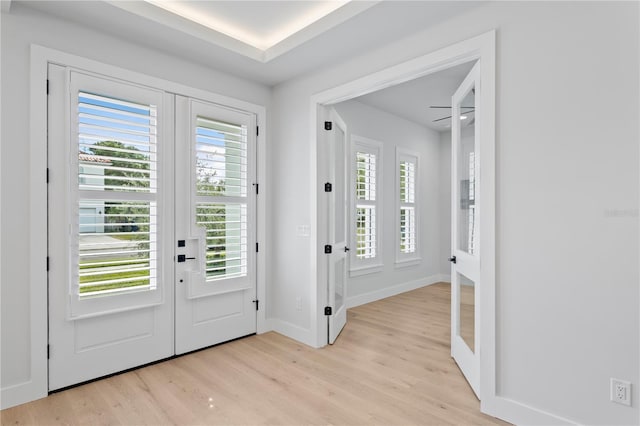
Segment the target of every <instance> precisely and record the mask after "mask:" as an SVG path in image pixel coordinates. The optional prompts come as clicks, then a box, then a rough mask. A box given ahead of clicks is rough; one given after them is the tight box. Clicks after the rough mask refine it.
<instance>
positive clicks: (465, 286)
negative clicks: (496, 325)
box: [458, 273, 476, 352]
mask: <svg viewBox="0 0 640 426" xmlns="http://www.w3.org/2000/svg"><path fill="white" fill-rule="evenodd" d="M458 285H459V289H460V293H459V294H460V297H459V302H460V310H459V312H460V321H459V324H460V337H462V340H464V342H465V343H466V344H467V346H468V347H469V349H471V352H475V348H474V346H475V315H476V310H475V288H476V286H475V283H474V282H473V281H472V280H471V279H469V278H467V277H466V276H464V275H462V274H460V273H458Z"/></svg>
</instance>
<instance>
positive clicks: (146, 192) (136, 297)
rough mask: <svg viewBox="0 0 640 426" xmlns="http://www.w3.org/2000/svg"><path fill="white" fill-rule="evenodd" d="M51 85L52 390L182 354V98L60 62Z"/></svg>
mask: <svg viewBox="0 0 640 426" xmlns="http://www.w3.org/2000/svg"><path fill="white" fill-rule="evenodd" d="M49 81H50V85H49V86H50V94H49V100H48V102H49V105H48V129H49V147H48V164H49V174H50V183H49V188H48V189H49V190H48V198H49V199H48V204H49V248H48V251H49V259H50V268H49V345H50V348H49V349H50V351H49V352H50V358H49V389H50V390H54V389H59V388H62V387H65V386H69V385H72V384H75V383H79V382H83V381H86V380H90V379H93V378H95V377H100V376H104V375H107V374H111V373H114V372H117V371H121V370H125V369H128V368H131V367H135V366H137V365H141V364H145V363H148V362H151V361H154V360H157V359H162V358H166V357H169V356H171V355H172V354H173V309H172V306H173V288H172V284H173V262H172V259H171V256H172V248H171V243H172V241H173V179H172V176H171V170H172V169H173V167H172V165H171V163H172V161H173V158H172V154H173V146H172V144H171V141H172V139H173V137H172V133H173V128H172V126H173V120H172V119H171V117H172V109H173V99H172V96H171V95H167V94H165V93H164V92H162V91H159V90H154V89H150V88H147V87H142V86H138V85H134V84H131V83H125V82H119V81H113V80H109V79H106V78H104V77H98V76H95V75H92V74H90V73H86V72H81V71H75V70H70V69H68V68H64V67H61V66H58V65H49ZM44 237H45V236H43V238H44Z"/></svg>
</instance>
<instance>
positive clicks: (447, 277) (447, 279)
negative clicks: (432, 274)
mask: <svg viewBox="0 0 640 426" xmlns="http://www.w3.org/2000/svg"><path fill="white" fill-rule="evenodd" d="M439 277H440V281H444V282H445V283H450V282H451V274H439Z"/></svg>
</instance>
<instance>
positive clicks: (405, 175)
mask: <svg viewBox="0 0 640 426" xmlns="http://www.w3.org/2000/svg"><path fill="white" fill-rule="evenodd" d="M396 174H397V180H396V182H397V191H398V195H397V209H398V210H397V212H398V213H397V214H398V222H397V224H398V225H397V226H398V228H397V236H398V240H397V243H396V244H397V246H396V262H400V263H401V262H403V261H410V260H416V259H418V258H419V253H418V218H419V217H420V216H419V213H418V203H417V183H418V156H417V155H416V154H413V153H411V152H409V151H406V150H404V149H401V148H398V149H397V151H396Z"/></svg>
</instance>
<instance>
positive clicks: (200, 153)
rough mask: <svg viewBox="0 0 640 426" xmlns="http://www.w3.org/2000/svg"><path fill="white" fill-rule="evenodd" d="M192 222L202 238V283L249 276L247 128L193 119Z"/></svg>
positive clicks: (207, 119)
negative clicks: (203, 256) (203, 263)
mask: <svg viewBox="0 0 640 426" xmlns="http://www.w3.org/2000/svg"><path fill="white" fill-rule="evenodd" d="M196 122H197V126H196V128H195V156H196V170H195V173H196V176H195V181H194V182H195V193H196V196H195V198H196V202H195V210H196V211H195V218H196V225H197V226H200V227H203V228H204V229H205V233H206V261H205V268H204V269H205V274H206V281H208V282H209V281H211V282H212V281H218V280H224V279H230V278H240V277H246V276H247V274H248V262H249V257H248V250H249V242H248V213H247V208H248V206H247V195H248V175H247V167H248V140H247V126H246V125H244V124H233V123H225V122H222V121H219V120H215V119H212V118H208V117H202V116H198V117H197V118H196Z"/></svg>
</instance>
